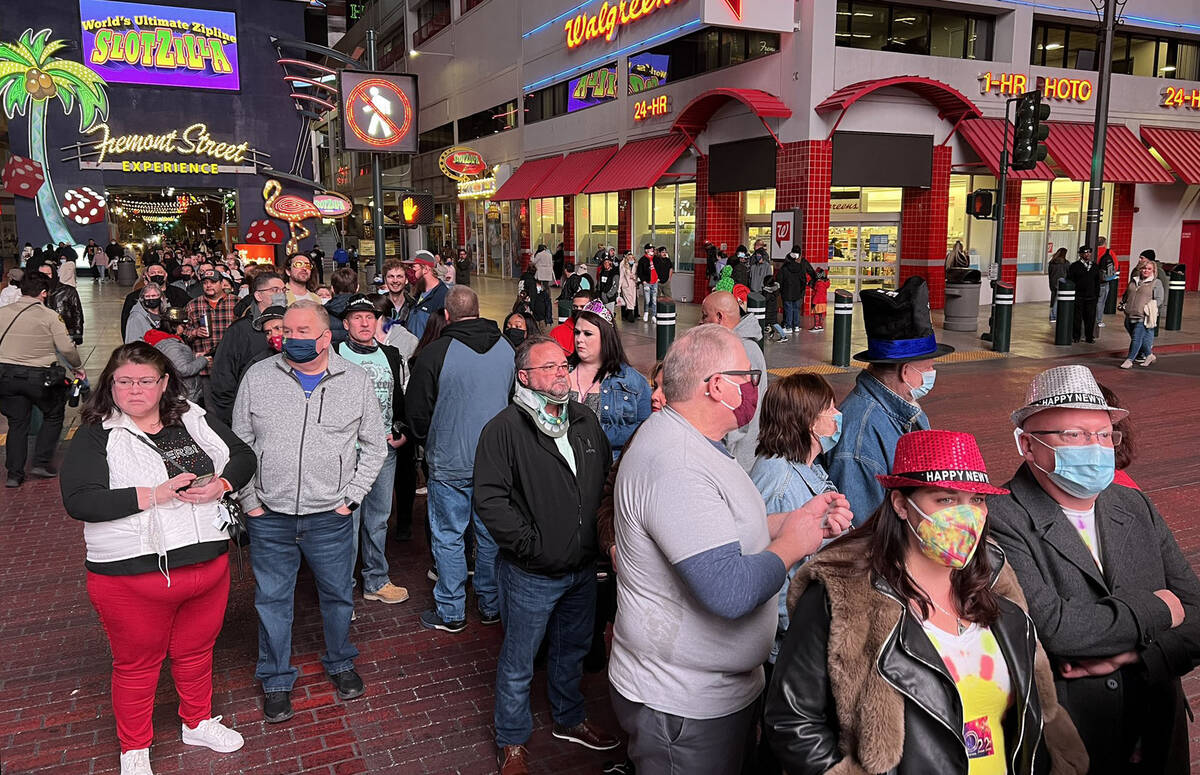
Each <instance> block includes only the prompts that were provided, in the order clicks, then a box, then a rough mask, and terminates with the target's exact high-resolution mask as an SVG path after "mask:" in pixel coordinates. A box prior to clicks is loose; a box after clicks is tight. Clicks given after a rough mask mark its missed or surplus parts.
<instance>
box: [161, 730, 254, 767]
mask: <svg viewBox="0 0 1200 775" xmlns="http://www.w3.org/2000/svg"><path fill="white" fill-rule="evenodd" d="M183 742H184V744H186V745H202V746H204V747H205V748H211V749H212V750H214V751H216V752H217V753H233V752H234V751H236V750H238V749H239V748H241V747H242V744H243V743H244V742H245V740H243V739H242V736H241V735H240V734H238V732H237V731H236V730H234V729H230V728H229V727H227V726H224V725H223V724H221V717H220V716H214V717H213V718H206V719H204V720H203V721H201V722H200V723H199V724H197V725H196V728H195V729H188V725H187V724H184V725H183ZM147 772H149V770H147Z"/></svg>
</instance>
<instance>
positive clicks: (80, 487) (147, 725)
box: [60, 342, 255, 775]
mask: <svg viewBox="0 0 1200 775" xmlns="http://www.w3.org/2000/svg"><path fill="white" fill-rule="evenodd" d="M82 423H83V424H82V425H81V427H80V428H79V430H78V432H77V433H76V434H75V438H74V440H73V441H72V442H71V445H70V447H69V448H68V449H67V455H66V460H65V461H64V463H63V468H62V472H61V474H60V485H61V487H62V495H63V504H64V505H65V506H66V509H67V513H68V514H70V515H71V516H72V517H74V518H75V519H78V520H81V521H83V522H84V523H85V524H84V528H83V537H84V541H85V543H86V544H87V562H86V563H85V564H86V567H87V589H88V597H89V598H90V599H91V601H92V605H93V606H94V607H95V608H96V612H97V613H98V614H99V615H100V622H101V624H102V625H103V626H104V630H105V632H106V633H107V634H108V640H109V644H110V645H111V647H112V653H113V675H112V703H113V713H114V715H115V716H116V721H117V737H118V738H119V740H120V742H121V774H122V775H153V773H152V770H151V769H150V743H151V742H152V741H153V739H154V730H153V727H152V725H151V715H152V713H153V711H154V692H155V688H156V687H157V685H158V673H159V669H160V668H161V667H162V662H163V659H164V658H166V657H168V656H169V657H170V658H171V675H172V677H173V678H174V679H175V689H176V691H177V692H178V693H179V715H180V717H181V718H182V719H183V742H184V743H187V744H189V745H201V746H205V747H208V748H211V749H212V750H214V751H218V752H221V753H228V752H230V751H236V750H237V749H239V748H241V747H242V736H241V735H240V734H238V733H237V732H236V731H234V730H232V729H230V728H229V727H227V726H224V725H222V724H221V723H220V721H221V717H220V716H216V717H215V718H214V717H213V716H212V659H213V644H214V643H216V640H217V634H218V633H219V632H220V631H221V624H222V621H223V620H224V618H225V603H226V600H227V598H228V596H229V558H228V551H229V534H228V532H227V530H226V528H225V524H226V522H227V521H228V515H227V512H226V511H225V509H224V507H223V506H222V505H221V502H220V501H221V496H222V495H223V494H224V493H225V492H227V491H232V490H237V489H239V488H241V487H242V485H244V484H246V482H248V481H249V480H250V477H251V476H252V475H253V473H254V468H255V459H254V453H253V452H252V451H251V450H250V448H249V447H247V446H246V445H245V444H244V443H243V442H242V441H241V440H239V439H238V438H237V437H236V436H234V435H233V432H232V431H230V430H229V428H228V427H227V426H225V425H224V424H223V423H221V422H220V421H219V420H217V419H216V418H214V417H213V416H212V415H211V414H206V413H205V412H204V410H203V409H201V408H200V407H199V406H197V405H195V404H193V403H191V402H189V401H188V400H187V399H186V397H185V393H184V389H183V385H182V383H181V381H180V380H179V377H178V374H176V372H175V368H174V367H173V366H172V365H171V363H170V361H168V360H167V358H166V357H165V356H164V355H163V354H162V353H161V352H159V351H158V350H156V349H155V348H153V347H151V346H150V345H148V344H146V343H145V342H131V343H129V344H126V345H122V346H121V347H118V348H117V349H116V350H114V351H113V354H112V357H111V358H110V359H109V361H108V365H107V366H105V367H104V372H103V373H102V374H101V375H100V381H99V384H98V385H97V386H96V389H95V391H94V392H93V393H92V395H91V398H90V399H89V400H88V402H87V405H86V406H85V407H84V409H83V413H82Z"/></svg>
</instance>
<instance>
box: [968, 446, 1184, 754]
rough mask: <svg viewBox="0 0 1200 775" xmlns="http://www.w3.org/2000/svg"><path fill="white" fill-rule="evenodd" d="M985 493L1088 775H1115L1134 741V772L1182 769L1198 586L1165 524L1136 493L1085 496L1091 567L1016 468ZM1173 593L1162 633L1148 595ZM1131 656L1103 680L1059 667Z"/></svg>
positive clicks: (1055, 511)
mask: <svg viewBox="0 0 1200 775" xmlns="http://www.w3.org/2000/svg"><path fill="white" fill-rule="evenodd" d="M1004 487H1006V488H1007V489H1008V490H1009V491H1010V492H1011V494H1010V495H1004V496H991V497H989V498H988V523H989V524H990V526H991V531H992V535H993V537H994V538H995V539H996V541H997V542H999V544H1000V545H1001V546H1002V547H1004V551H1005V553H1006V554H1007V555H1008V557H1009V560H1010V561H1011V563H1012V566H1013V570H1015V571H1016V573H1017V578H1018V580H1019V581H1020V582H1021V587H1022V588H1023V589H1024V591H1025V597H1026V599H1027V600H1028V601H1029V614H1030V616H1031V617H1033V621H1034V623H1035V624H1036V625H1037V628H1038V633H1039V637H1040V639H1041V642H1042V644H1043V646H1045V648H1046V652H1047V654H1048V655H1049V657H1050V662H1051V664H1052V665H1053V666H1054V668H1055V685H1056V686H1057V688H1058V698H1059V702H1060V703H1062V705H1063V707H1065V708H1066V709H1067V710H1068V711H1070V713H1071V716H1072V717H1073V718H1074V719H1075V725H1076V726H1077V727H1078V728H1079V734H1080V735H1081V736H1082V737H1083V741H1084V743H1085V744H1086V745H1087V748H1088V751H1089V752H1090V753H1091V756H1092V762H1093V766H1092V770H1091V771H1092V773H1093V775H1101V774H1102V773H1113V774H1114V775H1116V773H1124V772H1126V767H1125V766H1124V764H1123V763H1124V762H1128V760H1129V754H1130V751H1131V750H1132V747H1133V744H1134V743H1135V742H1136V740H1137V738H1138V737H1139V736H1140V737H1141V748H1140V750H1141V759H1142V762H1143V768H1144V769H1143V770H1142V771H1144V772H1153V773H1155V774H1156V775H1158V774H1159V773H1171V774H1173V775H1182V774H1183V773H1186V772H1188V770H1189V764H1190V763H1189V756H1188V731H1187V719H1186V715H1187V711H1188V707H1187V701H1186V700H1185V699H1184V695H1183V691H1182V688H1181V683H1180V677H1181V676H1183V675H1186V674H1187V673H1188V672H1190V671H1191V670H1192V667H1193V666H1194V665H1196V664H1198V663H1200V581H1198V580H1197V578H1196V574H1195V572H1194V571H1193V570H1192V568H1191V565H1190V564H1189V563H1188V560H1187V558H1186V557H1185V556H1184V555H1183V553H1182V552H1181V551H1180V549H1179V545H1178V544H1177V543H1176V541H1175V537H1174V535H1173V534H1172V533H1171V529H1170V527H1169V526H1168V525H1167V523H1166V522H1165V521H1164V520H1163V518H1162V516H1161V515H1160V514H1159V513H1158V511H1157V509H1155V508H1154V505H1153V504H1152V503H1151V502H1150V500H1149V499H1148V498H1147V497H1146V496H1145V495H1144V494H1143V493H1141V492H1139V491H1137V490H1134V489H1131V488H1128V487H1122V486H1121V485H1119V484H1111V485H1109V486H1108V487H1107V488H1106V489H1105V490H1104V491H1103V492H1101V493H1100V495H1099V497H1098V498H1097V499H1096V504H1095V511H1096V530H1097V532H1098V533H1099V535H1100V559H1101V565H1103V568H1104V570H1103V571H1101V570H1100V568H1099V567H1098V566H1097V565H1096V562H1095V561H1094V560H1093V558H1092V555H1091V553H1090V552H1089V551H1088V549H1087V547H1086V546H1085V545H1084V543H1083V541H1082V540H1081V539H1080V537H1079V534H1078V532H1077V531H1076V530H1075V528H1074V526H1072V525H1071V523H1070V522H1069V521H1068V520H1067V518H1066V516H1064V515H1063V513H1062V510H1061V508H1060V507H1059V506H1058V504H1057V503H1056V502H1055V501H1054V500H1053V499H1051V498H1050V496H1049V495H1048V494H1046V492H1045V490H1043V489H1042V488H1041V486H1040V485H1039V484H1038V482H1037V480H1036V479H1034V477H1033V474H1032V473H1030V471H1029V468H1028V465H1022V466H1021V468H1020V469H1018V470H1017V474H1016V476H1014V477H1013V479H1012V481H1010V482H1008V483H1006V484H1005V485H1004ZM1160 589H1168V590H1170V591H1171V592H1173V593H1175V596H1176V597H1178V598H1179V602H1180V603H1181V604H1182V605H1183V610H1184V613H1185V614H1186V616H1185V619H1184V621H1183V623H1182V624H1180V625H1179V626H1178V627H1174V628H1172V627H1171V617H1170V612H1169V610H1168V609H1167V606H1166V604H1165V603H1163V602H1162V601H1161V600H1159V599H1158V597H1157V596H1156V595H1155V594H1154V592H1155V591H1156V590H1160ZM1130 650H1135V651H1137V652H1138V653H1139V655H1140V657H1141V659H1140V661H1139V662H1136V663H1134V664H1132V665H1126V666H1125V667H1123V668H1121V669H1120V670H1119V671H1117V672H1115V673H1112V674H1110V675H1107V676H1098V677H1084V678H1074V679H1070V680H1068V679H1065V678H1062V677H1061V676H1060V675H1059V672H1058V671H1059V666H1060V665H1061V663H1062V662H1071V661H1073V660H1078V659H1084V658H1089V657H1108V656H1112V655H1114V654H1119V653H1121V652H1125V651H1130Z"/></svg>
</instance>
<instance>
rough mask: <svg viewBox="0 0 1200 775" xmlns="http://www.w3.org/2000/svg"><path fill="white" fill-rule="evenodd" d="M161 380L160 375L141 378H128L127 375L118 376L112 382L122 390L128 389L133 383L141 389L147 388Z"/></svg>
mask: <svg viewBox="0 0 1200 775" xmlns="http://www.w3.org/2000/svg"><path fill="white" fill-rule="evenodd" d="M161 381H162V377H161V376H160V377H142V378H141V379H130V378H129V377H119V378H118V379H114V380H113V384H114V385H116V386H117V387H119V388H121V389H122V390H129V389H130V388H132V387H133V386H134V385H137V386H138V387H140V388H141V389H143V390H149V389H150V388H152V387H154V386H155V385H157V384H158V383H159V382H161Z"/></svg>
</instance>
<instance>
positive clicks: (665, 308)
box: [654, 298, 675, 361]
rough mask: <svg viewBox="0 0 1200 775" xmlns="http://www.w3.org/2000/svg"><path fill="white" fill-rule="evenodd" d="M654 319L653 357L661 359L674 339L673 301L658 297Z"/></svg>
mask: <svg viewBox="0 0 1200 775" xmlns="http://www.w3.org/2000/svg"><path fill="white" fill-rule="evenodd" d="M655 320H656V321H657V323H658V325H657V326H656V328H657V331H656V336H655V340H654V344H655V347H654V357H655V359H656V360H660V361H661V360H662V359H663V358H665V357H666V356H667V350H669V349H671V343H672V342H674V341H675V302H673V301H663V300H662V299H661V298H660V299H659V300H658V316H657V317H656V318H655Z"/></svg>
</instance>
